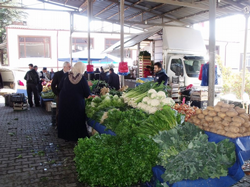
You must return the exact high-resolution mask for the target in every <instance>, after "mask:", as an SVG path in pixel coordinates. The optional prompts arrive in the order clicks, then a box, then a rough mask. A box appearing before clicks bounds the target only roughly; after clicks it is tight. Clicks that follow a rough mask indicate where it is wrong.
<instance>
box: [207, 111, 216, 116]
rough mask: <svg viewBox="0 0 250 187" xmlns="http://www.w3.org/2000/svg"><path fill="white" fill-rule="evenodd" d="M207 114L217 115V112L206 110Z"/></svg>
mask: <svg viewBox="0 0 250 187" xmlns="http://www.w3.org/2000/svg"><path fill="white" fill-rule="evenodd" d="M208 115H209V116H212V117H214V116H217V112H215V111H212V110H211V111H209V112H208Z"/></svg>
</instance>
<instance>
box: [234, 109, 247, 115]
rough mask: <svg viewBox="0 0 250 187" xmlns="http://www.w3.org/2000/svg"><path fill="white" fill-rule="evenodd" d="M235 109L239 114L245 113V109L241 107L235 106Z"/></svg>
mask: <svg viewBox="0 0 250 187" xmlns="http://www.w3.org/2000/svg"><path fill="white" fill-rule="evenodd" d="M235 110H236V111H237V112H238V113H239V114H244V113H246V109H243V108H235Z"/></svg>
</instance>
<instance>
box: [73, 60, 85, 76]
mask: <svg viewBox="0 0 250 187" xmlns="http://www.w3.org/2000/svg"><path fill="white" fill-rule="evenodd" d="M84 71H85V64H84V63H82V62H77V63H75V65H74V66H73V67H72V69H71V72H72V73H73V76H74V77H75V76H76V75H77V74H79V73H80V74H83V73H84Z"/></svg>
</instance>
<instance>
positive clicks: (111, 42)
mask: <svg viewBox="0 0 250 187" xmlns="http://www.w3.org/2000/svg"><path fill="white" fill-rule="evenodd" d="M118 41H120V39H113V38H112V39H111V38H105V49H108V48H109V47H110V46H112V45H114V44H115V43H116V42H118Z"/></svg>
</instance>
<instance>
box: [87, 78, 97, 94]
mask: <svg viewBox="0 0 250 187" xmlns="http://www.w3.org/2000/svg"><path fill="white" fill-rule="evenodd" d="M98 81H99V80H93V81H91V83H92V84H93V85H92V86H90V87H89V88H90V91H91V92H92V91H93V89H95V87H96V86H97V83H98Z"/></svg>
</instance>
